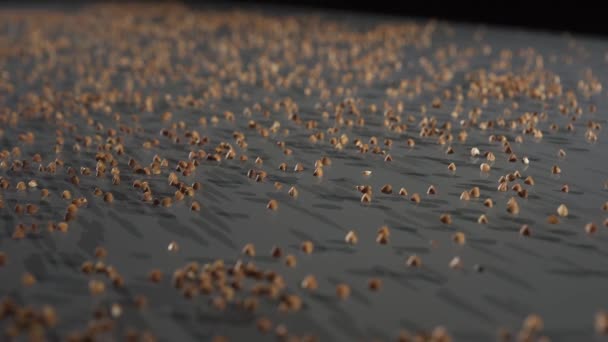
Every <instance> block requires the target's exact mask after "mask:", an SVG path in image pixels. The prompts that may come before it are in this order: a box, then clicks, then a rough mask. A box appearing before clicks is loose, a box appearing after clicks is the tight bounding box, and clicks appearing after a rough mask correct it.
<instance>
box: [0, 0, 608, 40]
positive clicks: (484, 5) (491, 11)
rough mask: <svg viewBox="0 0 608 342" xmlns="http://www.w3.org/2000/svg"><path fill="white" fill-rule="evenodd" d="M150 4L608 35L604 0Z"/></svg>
mask: <svg viewBox="0 0 608 342" xmlns="http://www.w3.org/2000/svg"><path fill="white" fill-rule="evenodd" d="M100 2H114V3H125V2H128V1H87V0H78V1H77V0H63V1H43V0H29V1H28V0H23V1H0V8H3V7H12V8H14V7H29V6H30V5H33V4H35V5H36V6H37V7H40V6H43V7H47V8H48V7H64V6H65V5H66V4H71V5H75V6H77V7H78V6H82V5H85V4H87V3H100ZM143 2H144V3H150V4H151V5H153V4H157V3H164V2H181V3H186V4H189V5H193V6H201V5H202V6H212V7H218V6H219V7H228V8H230V7H247V8H259V7H261V6H265V7H267V6H273V7H283V8H285V7H287V8H293V9H294V10H295V11H297V10H304V9H308V10H310V9H313V10H314V9H316V10H332V11H335V12H336V14H337V15H339V13H340V12H341V11H346V12H352V13H368V14H380V15H389V16H404V17H417V18H436V19H439V20H449V21H453V22H461V23H471V24H482V25H493V26H506V27H511V28H523V29H529V30H530V29H531V30H540V31H551V32H555V33H566V32H568V33H577V34H584V35H591V36H608V17H607V13H608V12H606V11H605V10H604V7H606V6H607V4H606V3H605V2H604V1H589V0H585V1H551V2H550V1H534V0H530V1H520V0H517V1H505V0H500V1H494V0H487V1H462V0H447V1H441V0H414V1H411V0H400V1H391V0H363V1H362V0H352V1H344V0H211V1H209V0H182V1H179V0H169V1H158V0H157V1H143Z"/></svg>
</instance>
